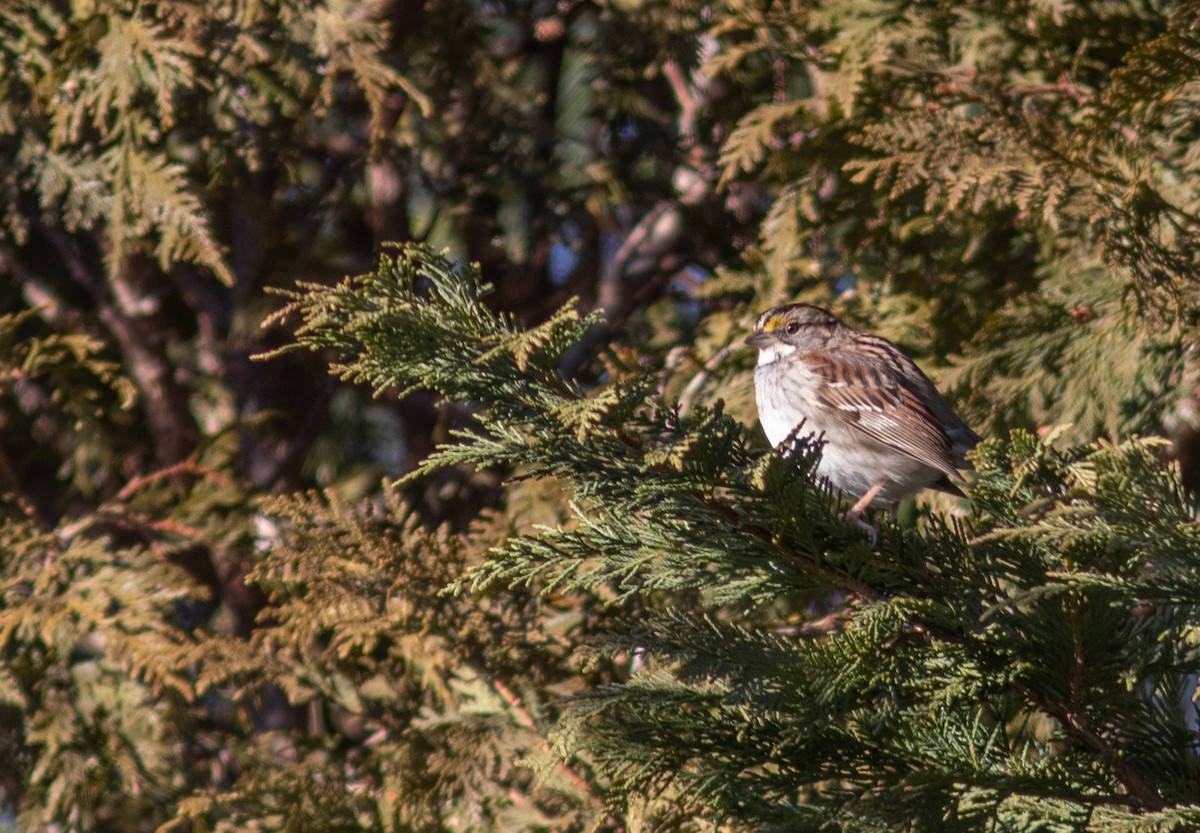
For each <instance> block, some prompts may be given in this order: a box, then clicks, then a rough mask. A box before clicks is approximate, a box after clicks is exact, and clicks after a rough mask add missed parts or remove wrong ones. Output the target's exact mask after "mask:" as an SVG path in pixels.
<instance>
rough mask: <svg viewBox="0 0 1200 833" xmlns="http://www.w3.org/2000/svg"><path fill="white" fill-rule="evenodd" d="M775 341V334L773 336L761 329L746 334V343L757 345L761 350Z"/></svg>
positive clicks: (752, 345)
mask: <svg viewBox="0 0 1200 833" xmlns="http://www.w3.org/2000/svg"><path fill="white" fill-rule="evenodd" d="M774 341H775V337H774V336H772V335H770V334H768V333H764V332H762V331H761V330H759V331H758V332H753V333H751V334H750V335H748V336H746V343H747V344H749V345H750V346H751V347H755V348H757V349H759V350H761V349H762V348H764V347H766V346H767V345H768V344H771V343H772V342H774Z"/></svg>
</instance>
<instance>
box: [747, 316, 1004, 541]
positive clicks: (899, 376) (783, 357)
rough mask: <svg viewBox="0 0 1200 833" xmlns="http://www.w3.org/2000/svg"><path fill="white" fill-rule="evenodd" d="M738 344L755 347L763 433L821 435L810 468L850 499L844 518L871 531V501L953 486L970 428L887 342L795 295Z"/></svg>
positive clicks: (969, 444) (782, 437) (774, 438)
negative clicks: (866, 516) (852, 499)
mask: <svg viewBox="0 0 1200 833" xmlns="http://www.w3.org/2000/svg"><path fill="white" fill-rule="evenodd" d="M746 343H747V344H748V345H750V346H751V347H754V348H756V349H757V350H758V364H757V366H756V367H755V369H754V391H755V400H756V402H757V405H758V417H759V421H760V422H761V423H762V427H763V430H764V431H765V432H766V435H767V439H768V440H770V442H771V444H772V445H773V446H776V447H780V446H781V445H783V444H785V443H790V442H791V441H793V440H794V439H795V438H796V437H797V436H798V435H799V434H801V432H803V435H805V436H809V435H811V436H813V437H815V438H816V439H817V440H819V441H822V442H823V443H824V446H823V449H822V456H821V460H820V463H819V464H818V466H817V469H816V473H817V475H818V476H819V477H820V478H823V479H824V480H827V481H828V482H829V483H830V484H832V486H833V487H834V488H835V489H837V490H839V491H841V492H844V493H846V494H847V495H852V496H857V498H858V499H857V501H856V502H855V503H854V505H853V506H852V507H851V508H850V510H849V511H848V512H847V513H846V514H845V518H846V519H847V520H850V521H853V522H855V523H858V524H859V525H860V526H862V527H864V528H866V529H867V531H868V533H869V534H871V533H874V528H873V527H871V526H870V525H869V524H866V523H865V522H863V521H861V517H862V514H863V512H865V511H866V509H867V507H868V506H870V505H871V504H872V503H884V504H890V505H892V506H895V505H896V504H897V503H898V502H899V501H901V500H903V499H904V498H907V497H911V496H912V495H914V494H916V493H917V492H919V491H921V490H922V489H925V488H932V489H937V490H940V491H943V492H948V493H950V494H952V495H959V496H962V495H963V492H962V490H961V489H960V488H959V487H958V486H957V485H956V481H959V482H961V481H962V475H961V472H960V470H963V469H970V468H971V464H970V463H969V462H968V461H967V459H966V456H965V455H966V453H967V452H968V451H970V450H971V449H972V448H974V447H975V445H976V444H977V443H978V442H979V441H980V437H979V435H978V434H976V433H975V432H974V431H972V430H971V427H970V426H969V425H967V423H966V422H965V421H964V420H963V418H962V417H960V416H959V415H958V414H957V413H955V412H954V409H953V408H952V407H950V404H949V403H947V402H946V400H945V399H944V398H943V397H942V395H941V394H940V393H938V391H937V388H935V387H934V385H933V382H931V381H930V380H929V377H928V376H926V375H925V374H924V373H923V372H922V371H921V369H920V368H919V367H917V365H916V364H915V363H914V362H913V360H912V359H910V358H909V357H908V356H906V355H905V354H904V352H903V351H901V350H900V348H898V347H896V345H894V344H892V343H891V342H890V341H888V340H887V339H885V338H881V337H879V336H875V335H870V334H868V333H865V332H862V331H860V330H856V329H854V328H853V327H850V326H848V325H846V324H843V323H842V322H841V320H839V319H838V317H837V316H835V315H834V314H833V313H831V312H829V311H828V310H824V309H821V308H820V307H816V306H812V305H810V304H799V303H796V304H785V305H784V306H779V307H774V308H773V309H769V310H767V311H766V312H764V313H763V314H762V315H760V316H759V317H758V320H757V322H756V323H755V325H754V332H753V333H751V334H750V335H749V336H748V337H747V338H746ZM872 539H874V535H873V534H872Z"/></svg>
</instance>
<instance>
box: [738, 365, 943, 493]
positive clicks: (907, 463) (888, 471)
mask: <svg viewBox="0 0 1200 833" xmlns="http://www.w3.org/2000/svg"><path fill="white" fill-rule="evenodd" d="M797 370H798V368H797V366H795V365H793V366H792V367H791V368H789V373H792V374H793V375H792V376H791V377H789V378H787V379H782V378H781V377H780V375H779V370H778V366H777V365H776V364H775V363H774V362H772V363H769V364H760V365H759V366H758V368H756V369H755V372H754V381H755V385H754V388H755V398H756V399H757V402H758V415H759V421H760V422H761V423H762V427H763V431H764V432H766V435H767V439H768V440H770V441H771V445H773V446H776V447H778V446H779V445H780V443H783V442H784V441H786V440H787V439H788V438H789V437H791V436H792V434H793V432H796V429H797V426H799V425H800V424H801V423H803V428H800V430H799V431H798V432H796V433H797V436H798V437H799V438H801V439H803V438H808V437H818V438H821V439H823V440H824V442H825V445H824V448H823V451H822V455H821V462H820V464H819V465H818V466H817V474H818V475H819V476H820V477H822V478H825V479H826V480H828V481H829V482H830V483H831V484H832V485H833V487H834V488H835V489H838V490H840V491H843V492H846V493H847V494H848V495H850V496H852V497H855V498H857V497H859V496H861V495H862V494H863V493H865V492H866V491H867V490H868V489H870V488H871V487H872V486H873V485H875V484H876V483H878V482H879V481H881V480H882V481H883V482H884V486H883V488H882V489H881V490H880V492H879V495H878V496H877V497H876V498H875V502H877V503H895V502H896V501H898V500H901V499H903V498H906V497H908V496H910V495H913V494H916V493H917V492H919V491H920V490H921V489H924V488H925V487H927V486H929V485H931V484H933V483H935V482H937V481H938V480H939V479H941V477H942V473H941V472H939V471H937V470H936V469H933V468H930V467H929V466H926V465H925V464H923V463H921V462H919V461H918V460H915V459H913V458H912V457H910V456H909V455H907V454H905V453H904V452H902V451H898V450H896V449H894V448H892V447H891V446H888V445H885V444H883V443H880V442H878V441H876V440H874V439H872V438H871V437H870V436H869V435H867V434H865V433H864V432H862V431H860V430H859V429H857V428H855V427H854V426H853V425H851V424H849V423H848V422H846V421H845V420H843V419H841V418H839V417H837V416H834V415H831V414H829V413H828V412H827V411H825V410H824V409H823V408H820V407H817V406H816V405H814V404H812V402H811V398H810V396H809V395H807V392H808V391H811V390H813V389H815V386H816V383H817V381H818V380H816V379H815V378H813V377H812V376H811V375H810V376H809V377H808V378H804V377H803V376H796V375H795V374H796V373H797ZM800 372H801V373H803V371H802V370H801V371H800Z"/></svg>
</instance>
